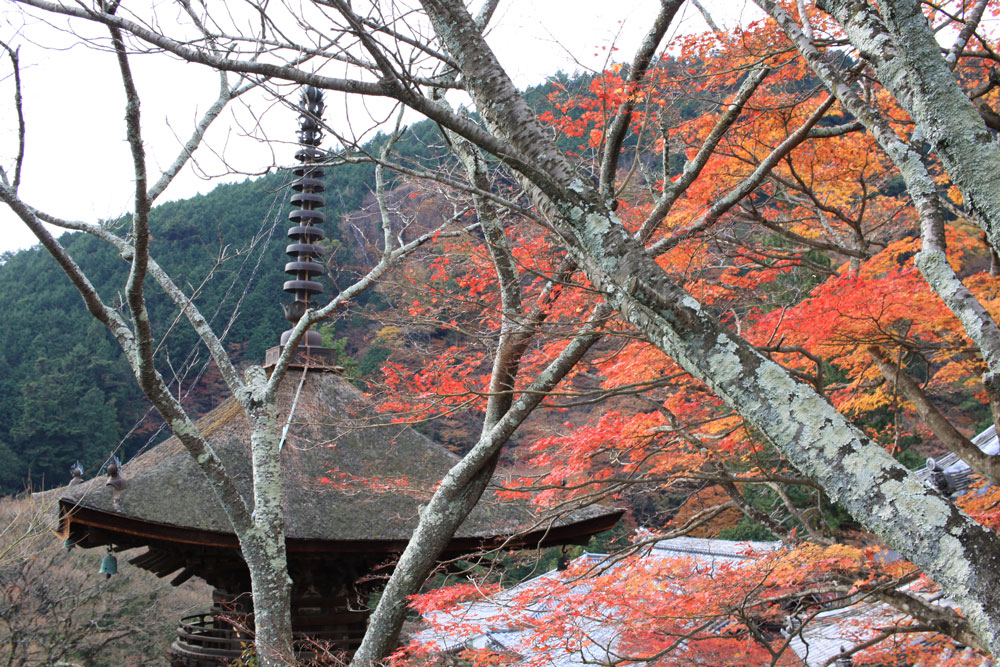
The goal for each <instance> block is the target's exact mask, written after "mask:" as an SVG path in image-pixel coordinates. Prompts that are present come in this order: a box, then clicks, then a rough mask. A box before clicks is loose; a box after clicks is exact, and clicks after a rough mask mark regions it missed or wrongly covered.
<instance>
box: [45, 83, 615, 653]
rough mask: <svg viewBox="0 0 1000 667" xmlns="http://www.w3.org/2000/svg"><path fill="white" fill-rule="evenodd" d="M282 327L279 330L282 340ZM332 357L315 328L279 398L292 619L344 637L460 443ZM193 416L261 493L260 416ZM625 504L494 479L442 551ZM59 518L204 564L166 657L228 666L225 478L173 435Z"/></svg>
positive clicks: (241, 606)
mask: <svg viewBox="0 0 1000 667" xmlns="http://www.w3.org/2000/svg"><path fill="white" fill-rule="evenodd" d="M300 109H301V116H300V119H299V122H300V126H299V144H300V146H299V150H298V152H297V154H296V157H297V159H298V162H299V164H298V166H297V167H295V168H294V170H293V173H294V175H295V176H296V180H295V181H294V183H293V184H292V186H291V187H292V190H293V191H294V192H293V195H292V203H293V205H294V206H295V209H294V210H293V211H291V213H290V214H289V218H290V220H291V222H292V223H293V224H292V227H291V228H290V229H289V230H288V236H289V239H290V240H291V243H290V244H289V245H288V247H287V249H286V252H287V253H288V255H289V257H290V261H289V262H288V263H287V264H286V265H285V272H286V273H287V274H289V276H290V279H289V280H288V281H286V282H285V284H284V288H285V291H287V292H289V293H290V294H291V295H292V297H293V301H292V302H291V303H290V304H283V305H284V310H285V317H286V319H287V320H288V321H289V322H291V323H292V324H293V326H294V324H295V323H296V322H298V320H299V318H301V316H302V315H303V314H304V313H305V312H306V310H307V309H309V308H310V307H312V303H311V298H312V297H313V296H315V295H317V294H319V293H321V292H322V285H321V284H320V283H319V282H317V281H316V280H314V278H316V277H317V276H319V275H321V274H322V273H323V272H324V268H323V265H322V264H321V263H320V262H319V261H317V260H319V259H320V258H321V257H322V250H321V248H320V246H318V245H317V242H318V241H320V240H321V239H323V238H324V234H323V231H322V229H321V228H320V226H319V225H321V224H322V223H323V222H324V220H325V218H324V215H323V212H322V211H321V210H320V209H321V208H322V207H323V205H324V203H325V200H324V198H323V194H322V193H323V192H324V188H325V182H324V178H323V176H324V173H323V167H322V166H321V165H320V162H321V161H322V160H323V157H324V155H323V152H322V151H321V150H320V149H319V148H318V145H319V141H320V138H321V132H320V124H321V121H320V119H321V116H322V112H323V99H322V95H321V93H320V91H318V90H316V89H313V88H307V89H306V90H305V92H304V93H303V96H302V103H301V107H300ZM288 335H289V332H288V331H286V332H285V333H284V334H282V336H281V342H282V343H284V342H286V341H287V338H288ZM280 351H281V348H280V347H275V348H272V349H270V350H268V351H267V355H266V361H265V368H271V367H273V365H274V363H275V362H276V360H277V358H278V355H279V354H280ZM335 359H336V355H335V354H333V351H332V350H329V349H327V348H324V347H323V346H322V343H321V340H320V336H319V335H318V334H317V333H315V332H312V331H309V332H307V335H306V336H305V337H304V338H303V341H302V343H300V347H299V348H298V350H297V351H296V355H295V357H294V358H293V362H292V364H291V365H290V370H289V372H288V374H287V376H286V377H285V379H284V381H283V383H282V386H281V388H280V390H279V394H278V398H277V404H278V408H279V410H280V412H281V418H282V420H283V423H286V424H287V425H288V426H287V429H286V432H285V435H284V439H283V444H282V448H281V463H282V470H283V473H282V474H283V488H284V508H285V524H286V540H287V541H286V544H287V554H288V569H289V575H290V577H291V579H292V582H293V584H292V626H293V630H294V633H295V636H296V639H297V640H298V639H302V638H305V637H308V638H310V639H314V640H318V641H320V642H326V643H327V645H328V646H332V647H334V648H335V649H337V650H344V651H348V652H350V651H353V650H354V649H356V648H357V646H358V645H359V644H360V641H361V638H362V637H363V635H364V632H365V627H366V623H367V618H368V614H369V611H370V610H369V606H368V601H369V597H370V595H371V594H372V593H373V592H374V590H375V589H376V587H377V585H378V583H379V582H380V581H381V580H382V579H383V577H384V576H386V575H388V574H389V568H391V564H392V562H393V561H394V560H395V557H396V556H397V555H398V554H400V553H401V552H402V550H403V549H404V547H405V546H406V544H407V542H408V540H409V537H410V535H411V534H412V532H413V530H414V528H415V527H416V525H417V522H418V520H419V511H420V508H421V507H422V505H423V504H425V503H426V502H427V501H428V499H429V498H430V495H431V493H432V491H433V489H434V488H435V486H436V484H437V483H438V482H439V481H440V480H441V478H442V477H443V476H444V475H445V473H446V472H447V471H448V470H449V469H450V468H451V467H452V466H453V465H454V464H455V463H456V462H457V461H458V457H457V456H456V455H455V454H453V453H451V452H449V451H448V450H446V449H445V448H443V447H441V446H440V445H438V444H436V443H435V442H433V441H431V440H430V439H428V438H426V437H424V436H423V435H421V434H419V433H417V432H416V431H415V430H413V429H412V428H410V427H408V426H402V425H398V424H391V423H385V422H379V423H375V424H374V425H373V422H372V419H371V413H372V409H371V406H370V405H367V404H366V402H365V399H364V397H363V396H362V395H361V393H360V392H359V391H358V390H357V389H356V388H354V387H353V386H352V385H351V384H350V383H349V382H347V381H346V380H345V379H343V378H342V377H341V376H340V375H339V373H338V367H336V366H335V365H334V360H335ZM198 427H199V429H200V430H201V433H202V434H203V435H204V436H205V437H206V438H207V439H208V440H209V441H210V442H211V443H212V446H213V447H214V448H215V451H216V452H217V453H218V455H219V457H220V458H221V459H222V461H223V463H224V464H225V467H226V470H227V471H228V473H229V474H230V475H231V476H232V477H233V479H234V482H235V484H236V486H237V488H238V489H239V491H240V493H241V494H242V495H243V497H244V498H245V499H246V500H247V502H248V505H249V504H252V497H253V496H252V488H251V483H252V481H251V480H252V477H251V463H250V427H249V425H248V423H247V420H246V418H245V417H244V414H243V411H242V409H241V408H240V406H239V404H238V403H237V402H236V401H235V399H232V398H230V399H228V400H226V401H225V402H223V403H222V404H221V405H219V406H218V407H217V408H215V409H214V410H212V411H211V412H209V413H208V414H207V415H205V416H204V417H203V418H202V419H200V420H199V421H198ZM621 515H622V511H621V510H618V509H609V508H606V507H601V506H591V507H585V508H582V509H579V510H576V511H573V512H569V513H564V514H561V515H559V516H558V517H555V518H545V519H542V518H540V517H539V515H537V514H536V512H535V511H534V508H533V507H532V506H531V504H530V503H529V502H527V501H523V500H520V501H511V500H507V499H502V498H501V497H499V495H498V494H497V493H495V492H494V491H491V490H487V492H486V493H485V494H484V495H483V498H482V500H481V501H480V503H479V504H478V505H477V506H476V508H475V509H474V510H473V511H472V513H471V514H470V515H469V516H468V517H467V519H466V520H465V522H464V523H463V524H462V525H461V526H460V527H459V529H458V531H457V532H456V533H455V535H454V536H453V538H452V540H451V542H450V543H449V545H448V547H447V549H446V553H444V554H443V556H442V558H444V559H452V558H456V557H458V556H460V555H462V554H468V553H471V552H476V551H480V550H484V549H494V548H499V547H503V548H507V549H510V548H539V547H546V546H555V545H565V544H584V543H586V542H587V541H588V540H589V538H590V536H592V535H593V534H595V533H598V532H600V531H603V530H606V529H608V528H610V527H612V526H613V525H614V524H615V522H617V520H618V519H619V518H620V517H621ZM59 531H60V534H61V535H62V536H63V538H64V539H66V540H68V542H67V544H72V545H76V546H80V547H83V548H105V549H107V550H108V553H109V555H110V554H111V553H114V552H121V551H125V550H130V549H136V548H139V547H143V548H144V549H145V550H144V551H143V552H142V553H140V554H139V555H137V556H134V557H132V558H131V559H130V561H129V562H130V563H132V564H134V565H136V566H138V567H141V568H143V569H146V570H148V571H150V572H153V573H154V574H156V575H157V576H159V577H166V576H170V575H173V576H172V579H171V583H172V584H174V585H179V584H181V583H183V582H185V581H187V580H188V579H190V578H191V577H200V578H201V579H203V580H204V581H205V582H207V583H208V584H209V585H210V586H212V587H214V589H215V590H214V593H213V604H212V607H211V609H209V610H207V611H206V612H205V613H203V614H198V615H195V616H190V617H186V618H183V619H181V622H180V626H179V629H178V637H177V639H176V641H174V642H173V644H172V645H171V647H170V650H169V659H170V664H171V665H172V666H174V667H218V666H219V665H225V664H229V663H230V662H231V661H232V660H234V659H235V658H238V657H240V655H241V654H242V652H243V650H244V646H245V645H246V644H247V643H248V642H249V637H250V635H249V631H250V630H252V601H251V599H250V593H249V591H250V575H249V571H248V569H247V567H246V565H245V563H244V562H243V559H242V555H241V553H240V547H239V542H238V540H237V537H236V535H235V534H234V532H233V530H232V527H231V526H230V524H229V521H228V519H227V518H226V515H225V513H224V512H223V510H222V507H221V506H220V505H219V503H218V500H217V499H216V497H215V494H214V493H213V492H212V490H211V488H210V487H209V484H208V482H207V481H206V480H205V479H204V478H203V476H202V473H201V471H200V470H199V469H198V467H197V465H196V463H195V461H194V460H193V459H192V457H191V455H190V454H189V453H188V452H187V451H186V450H185V449H184V448H183V446H182V445H181V443H180V442H179V441H178V440H177V438H175V437H171V438H169V439H167V440H166V441H164V442H163V443H161V444H159V445H157V446H155V447H153V448H152V449H150V450H148V451H146V452H145V453H142V454H141V455H139V456H137V457H135V458H134V459H133V460H131V461H129V462H127V463H125V464H124V465H122V466H121V467H120V468H116V469H115V470H114V471H110V470H109V474H108V476H107V477H106V478H105V477H103V476H102V477H99V478H94V479H91V480H89V481H86V482H80V483H75V484H73V485H71V486H69V487H66V489H64V490H63V492H62V495H61V496H60V499H59ZM105 560H107V557H106V558H105ZM111 569H114V566H112V568H111ZM299 645H300V646H305V644H304V643H303V642H299ZM304 650H305V649H304Z"/></svg>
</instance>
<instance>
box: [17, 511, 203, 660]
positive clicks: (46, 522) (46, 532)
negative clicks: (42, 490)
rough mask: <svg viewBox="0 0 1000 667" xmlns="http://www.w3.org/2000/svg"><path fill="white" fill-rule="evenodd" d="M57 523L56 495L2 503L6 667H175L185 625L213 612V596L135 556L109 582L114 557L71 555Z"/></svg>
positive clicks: (121, 559) (122, 559)
mask: <svg viewBox="0 0 1000 667" xmlns="http://www.w3.org/2000/svg"><path fill="white" fill-rule="evenodd" d="M54 519H55V509H54V501H53V494H46V496H43V497H37V496H36V497H34V498H10V497H7V498H0V666H10V667H15V666H16V667H21V666H29V665H30V666H35V665H37V666H39V667H41V666H42V665H44V666H46V667H53V666H56V665H63V666H65V667H69V666H75V665H79V666H81V667H82V666H84V665H87V666H91V665H92V666H94V667H100V666H107V667H124V666H133V665H134V666H135V667H140V666H141V667H146V666H147V665H166V664H168V663H167V661H166V659H165V657H164V655H165V653H166V650H167V648H168V647H169V645H170V642H171V641H172V640H173V635H174V632H175V630H176V626H177V620H178V619H179V618H180V617H181V616H182V615H185V614H188V613H194V612H196V611H201V610H203V609H205V608H207V607H208V606H209V605H210V604H211V589H210V588H209V587H208V586H206V585H205V584H203V583H201V582H194V581H190V582H188V583H186V584H184V585H183V586H180V587H176V588H175V587H173V586H171V585H170V584H169V583H168V582H167V581H165V580H160V579H157V578H156V577H155V576H153V575H152V574H150V573H148V572H146V571H144V570H140V569H138V568H135V567H133V566H131V565H129V564H128V562H127V559H128V558H129V557H130V555H131V554H129V553H123V554H118V572H119V573H118V574H117V575H115V576H112V577H110V578H105V577H104V576H103V575H100V574H98V568H99V566H100V562H101V558H102V557H103V556H104V555H105V553H106V552H102V551H100V550H97V549H88V550H84V549H79V548H76V549H73V550H71V551H66V550H65V549H64V548H63V545H62V543H61V542H60V541H59V540H58V538H56V537H55V536H54V535H53V533H52V532H51V531H50V528H51V525H52V523H53V522H54Z"/></svg>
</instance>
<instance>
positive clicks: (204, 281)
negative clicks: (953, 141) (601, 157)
mask: <svg viewBox="0 0 1000 667" xmlns="http://www.w3.org/2000/svg"><path fill="white" fill-rule="evenodd" d="M588 80H589V78H588V77H583V78H578V79H576V80H574V81H572V82H571V81H569V80H568V79H567V78H566V77H565V76H563V75H559V76H557V77H555V78H554V79H553V83H550V84H547V85H545V86H540V87H537V88H535V89H533V90H531V91H529V96H530V99H532V100H533V101H534V102H535V103H536V104H538V105H544V104H546V103H547V97H546V96H547V95H548V93H550V92H551V91H552V90H553V85H559V86H566V85H569V86H570V87H574V86H580V85H585V84H586V82H587V81H588ZM293 129H294V118H293V117H289V133H291V132H292V131H293ZM384 141H385V137H384V136H382V135H379V136H378V137H376V138H375V139H374V140H373V141H371V142H370V143H369V144H368V145H367V146H365V150H367V151H368V152H369V153H372V154H375V153H377V151H378V149H379V147H380V145H381V144H382V143H383V142H384ZM446 155H447V150H446V147H445V146H444V142H443V139H442V137H441V134H440V130H439V128H438V127H437V126H436V125H435V124H433V123H430V122H426V121H425V122H422V123H419V124H416V125H414V126H412V127H411V128H409V130H408V131H407V132H406V133H405V134H404V135H403V137H402V139H401V140H400V141H399V143H397V145H396V147H395V157H396V159H399V160H402V161H404V162H405V163H406V164H409V165H411V166H417V165H426V164H436V163H439V162H441V160H443V159H447V158H445V157H443V156H446ZM291 178H292V177H291V176H290V175H289V174H288V173H275V174H271V175H268V176H266V177H264V178H259V179H253V180H247V181H244V182H242V183H233V184H225V185H220V186H218V187H216V188H215V189H214V190H212V191H211V192H210V193H208V194H206V195H198V196H195V197H192V198H190V199H187V200H183V201H175V202H170V203H166V204H163V205H160V206H158V207H156V208H155V209H154V211H153V213H152V215H151V228H152V235H153V240H152V255H153V257H154V259H156V261H157V262H159V263H160V264H161V265H162V266H163V267H164V268H165V269H166V270H167V271H168V272H169V273H170V274H171V275H172V276H174V277H175V279H176V280H177V281H178V282H181V283H183V284H184V285H185V288H186V290H187V291H188V293H195V294H197V298H196V302H197V304H198V306H199V308H200V309H201V311H202V313H204V314H205V316H206V317H208V318H210V320H211V322H212V324H213V325H214V327H215V328H216V331H217V332H219V333H220V335H221V334H222V332H226V335H225V338H224V342H225V343H226V344H227V346H228V347H229V349H230V351H231V354H233V355H234V358H235V359H236V360H237V361H238V362H239V361H245V362H250V361H253V362H259V361H260V360H262V359H263V355H264V350H266V349H267V348H269V347H271V346H273V345H276V344H277V338H278V334H279V333H280V332H281V331H283V330H284V329H285V328H287V326H288V324H287V322H286V321H285V320H284V319H283V317H282V313H281V309H280V308H279V307H278V306H277V301H278V300H279V299H283V298H285V296H286V295H285V294H284V293H283V292H282V283H283V282H284V281H285V280H286V279H287V276H286V275H285V274H284V273H282V270H281V267H283V266H284V263H285V262H286V261H287V257H286V256H285V252H284V248H285V246H286V245H287V244H288V243H289V241H288V238H287V237H286V234H285V231H286V229H287V227H288V224H289V223H288V219H287V214H288V211H289V210H290V205H289V203H288V198H289V189H288V188H287V187H286V186H287V184H288V183H289V181H290V180H291ZM326 180H327V186H326V187H327V205H326V208H325V211H326V215H327V221H328V222H327V224H326V225H325V226H324V230H325V231H326V235H327V239H326V241H324V245H325V247H326V250H327V256H326V262H327V265H328V270H329V273H328V275H327V276H326V277H325V278H324V279H323V282H324V285H325V287H326V290H327V294H326V295H321V297H320V301H321V302H322V301H324V300H325V299H326V298H329V297H328V295H329V293H330V291H331V289H335V288H336V285H337V284H338V283H345V282H346V281H347V280H348V279H349V278H350V277H351V276H353V275H355V274H356V272H357V271H358V270H360V268H362V267H367V266H368V265H369V263H370V260H371V257H372V254H371V252H370V250H371V249H370V248H368V244H369V242H371V241H372V240H373V239H372V238H371V236H370V235H368V234H366V232H368V231H371V230H368V229H365V227H364V225H363V224H362V223H363V221H364V220H365V219H366V217H370V216H366V215H365V213H363V212H362V213H359V214H358V216H357V219H355V220H352V221H348V220H346V219H345V216H346V215H347V214H349V213H352V212H356V211H358V210H359V209H361V208H362V207H363V205H364V204H365V202H366V200H367V201H369V203H370V200H371V195H372V192H373V190H374V187H375V186H374V167H373V165H372V164H370V163H368V162H364V161H360V162H348V163H342V164H338V165H336V166H335V167H333V168H330V169H328V170H327V177H326ZM395 183H396V185H397V186H398V187H399V188H400V192H403V191H404V190H405V192H406V193H410V192H411V191H412V187H411V188H409V189H407V188H406V187H405V186H404V184H402V183H401V182H400V181H399V180H398V177H397V180H396V181H395ZM400 196H403V195H400ZM107 224H109V225H112V226H115V227H118V228H126V227H127V226H128V224H129V220H128V219H121V220H112V221H108V222H107ZM60 241H61V242H62V243H63V244H64V245H65V246H66V248H67V250H68V251H69V252H70V254H71V255H72V256H73V257H75V258H76V259H77V261H78V262H79V263H80V264H81V266H82V267H83V269H84V270H85V271H86V272H87V273H88V275H90V276H91V279H92V280H93V282H94V284H95V285H96V287H97V288H98V290H99V291H100V292H101V294H102V295H104V296H105V297H106V298H107V299H109V301H111V302H114V301H119V302H120V300H121V297H120V294H121V293H122V291H123V289H124V285H125V280H126V277H127V272H128V264H127V263H126V262H123V261H122V260H121V259H120V258H118V257H117V256H116V254H115V253H114V252H113V250H112V249H111V248H110V246H108V245H106V244H104V243H103V242H101V241H99V240H97V239H95V238H93V237H90V236H88V235H86V234H77V233H70V234H65V235H64V236H63V237H62V238H61V239H60ZM376 252H377V251H376ZM150 290H151V293H150V309H151V319H152V322H153V326H154V329H155V330H156V331H157V332H165V331H168V330H169V332H170V333H169V336H168V337H167V339H166V344H165V345H164V346H163V347H162V348H161V349H160V350H158V357H157V358H158V359H159V360H160V371H161V373H163V375H164V376H165V377H168V378H172V379H173V380H174V381H173V383H172V387H173V388H175V389H177V388H179V389H180V391H181V393H182V394H183V395H185V396H186V403H187V404H188V405H190V406H192V407H193V410H194V412H195V414H201V413H203V412H204V411H206V410H207V409H209V408H211V407H212V406H214V405H215V404H216V403H217V402H218V401H220V400H221V399H222V397H223V396H222V394H221V393H220V392H223V391H225V387H224V384H223V383H221V382H218V381H217V380H218V376H217V374H216V373H215V372H214V370H213V366H212V365H211V363H210V362H209V361H208V357H207V355H206V354H205V352H204V351H203V350H202V349H199V346H198V345H195V335H194V332H193V331H192V330H191V328H190V327H187V326H172V324H173V322H174V318H175V317H176V311H175V309H174V308H173V306H172V304H170V303H169V302H168V300H167V299H166V298H164V297H163V295H162V294H160V293H158V291H157V290H156V287H155V286H151V287H150ZM372 297H374V298H375V300H376V302H377V303H376V304H375V305H374V306H373V307H382V306H384V305H385V304H384V301H382V300H380V298H379V297H378V296H377V295H375V294H374V293H372V294H367V295H365V296H363V297H362V299H361V302H360V303H359V304H356V305H359V306H364V305H366V304H367V302H368V300H369V299H370V298H372ZM0 312H3V313H4V316H3V325H2V326H0V348H2V349H0V492H4V493H13V492H18V491H21V490H24V489H25V488H26V487H28V486H29V485H30V486H31V487H32V488H35V489H38V488H51V487H53V486H58V485H61V484H64V483H66V482H67V481H68V479H69V468H70V466H71V465H72V464H73V463H74V462H75V461H77V460H79V461H80V463H81V464H82V465H83V467H84V468H85V469H86V475H87V476H88V477H89V476H90V475H92V474H95V473H96V472H98V471H99V470H100V468H101V467H102V466H103V465H104V463H105V461H106V460H107V459H108V457H109V455H110V454H111V453H112V451H115V450H116V448H118V447H119V445H120V448H118V449H117V455H118V456H119V457H120V458H121V459H122V460H124V461H127V460H128V459H129V458H130V457H131V456H132V455H134V453H135V452H136V451H137V450H138V449H139V448H140V447H143V446H146V445H147V444H148V443H149V442H150V440H151V438H153V439H154V440H155V439H156V438H157V437H162V436H161V433H160V430H159V425H160V422H159V420H158V419H157V417H156V415H153V414H149V413H148V412H149V411H148V403H147V402H146V400H145V399H144V397H143V396H142V395H141V392H140V391H139V390H138V388H137V387H136V385H135V381H134V379H133V377H132V374H131V372H130V371H129V369H128V367H127V365H126V364H125V363H124V361H123V360H122V358H121V350H120V349H119V347H118V345H117V344H115V342H114V339H113V338H112V337H111V336H110V334H108V332H107V331H106V330H105V328H104V327H103V326H102V325H100V324H99V323H98V322H96V321H95V320H94V319H93V317H91V315H90V314H89V313H88V312H87V311H86V309H85V308H84V306H83V303H82V302H81V300H80V296H79V294H78V293H77V291H76V290H75V289H74V288H73V287H72V285H71V284H70V283H69V281H68V280H67V279H66V277H65V275H64V274H63V273H62V271H61V270H60V269H59V268H58V267H57V265H56V264H55V262H54V261H53V259H52V258H51V257H50V256H49V255H48V254H47V253H46V252H44V251H43V250H42V249H41V247H40V246H35V247H33V248H31V249H28V250H25V251H21V252H17V253H7V254H5V255H3V256H2V257H0ZM368 329H369V322H368V321H366V320H365V318H364V317H363V316H359V314H358V311H357V309H355V310H354V311H353V312H352V315H351V317H350V318H349V319H344V320H337V321H334V322H333V323H330V324H327V325H326V326H325V332H326V334H327V335H328V336H333V337H334V339H336V338H341V337H344V338H347V337H351V338H353V340H354V341H355V342H356V341H359V340H362V339H363V338H365V336H366V335H368V334H366V333H365V332H366V331H368ZM368 333H374V332H368ZM345 342H346V340H345ZM348 347H349V349H350V348H351V346H348ZM375 352H376V354H375V356H374V357H373V358H372V359H369V360H368V363H363V364H362V368H363V369H364V370H366V371H372V370H375V369H376V368H377V365H378V361H381V359H383V358H384V357H385V355H386V353H387V351H386V350H385V349H384V348H377V349H376V350H375ZM373 359H374V361H373ZM359 361H360V362H364V361H365V360H364V359H363V358H362V359H360V360H359ZM144 416H145V419H144Z"/></svg>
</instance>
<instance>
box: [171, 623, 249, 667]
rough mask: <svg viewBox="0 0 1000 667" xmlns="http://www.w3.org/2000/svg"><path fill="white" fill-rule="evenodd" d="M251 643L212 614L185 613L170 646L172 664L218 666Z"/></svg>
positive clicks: (235, 656) (192, 666) (234, 657)
mask: <svg viewBox="0 0 1000 667" xmlns="http://www.w3.org/2000/svg"><path fill="white" fill-rule="evenodd" d="M251 644H253V639H251V638H250V637H248V636H246V635H243V634H241V633H240V632H239V631H237V630H236V629H235V628H234V627H233V626H232V625H230V624H229V623H227V622H225V621H223V620H221V619H216V617H215V615H214V614H197V615H195V616H185V617H184V618H182V619H181V622H180V625H178V627H177V639H176V640H175V641H174V643H173V644H171V646H170V664H171V667H217V666H218V665H228V664H229V663H231V662H232V661H233V660H236V659H237V658H239V657H240V656H241V655H243V651H244V650H245V649H246V648H247V647H248V646H250V645H251Z"/></svg>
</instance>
